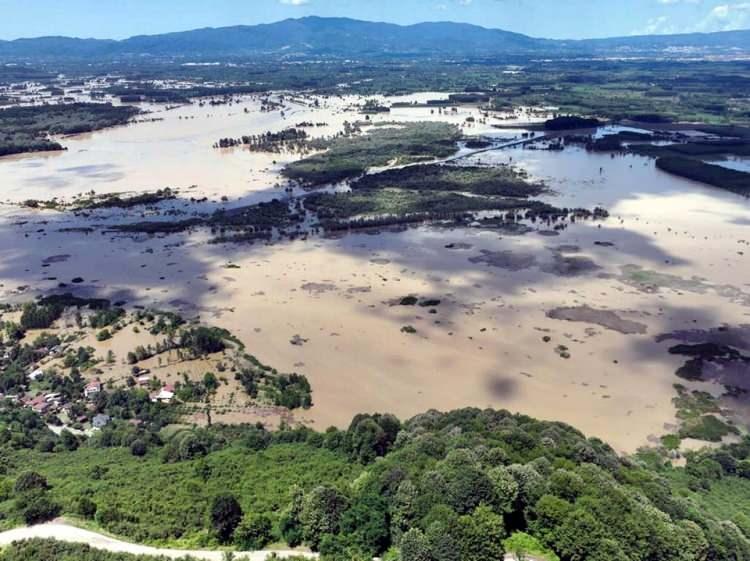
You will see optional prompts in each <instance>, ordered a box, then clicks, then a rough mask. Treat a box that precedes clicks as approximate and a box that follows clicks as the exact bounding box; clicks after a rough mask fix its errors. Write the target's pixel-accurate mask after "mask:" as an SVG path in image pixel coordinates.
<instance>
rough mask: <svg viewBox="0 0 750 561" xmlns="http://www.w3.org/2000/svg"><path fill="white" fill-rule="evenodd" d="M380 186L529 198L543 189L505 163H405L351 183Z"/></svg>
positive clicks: (355, 188)
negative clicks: (498, 165) (493, 165)
mask: <svg viewBox="0 0 750 561" xmlns="http://www.w3.org/2000/svg"><path fill="white" fill-rule="evenodd" d="M383 188H398V189H408V190H414V191H456V192H464V193H472V194H476V195H498V196H504V197H531V196H535V195H539V194H540V193H541V192H542V191H543V190H544V187H543V186H542V185H540V184H532V183H529V182H528V181H526V179H525V175H524V174H523V173H521V172H519V171H516V170H514V169H513V168H510V167H506V166H502V167H479V166H447V165H424V166H409V167H405V168H400V169H393V170H387V171H384V172H382V173H377V174H372V175H365V176H364V177H362V178H360V179H358V180H357V181H355V182H354V183H353V184H352V189H354V190H360V189H383Z"/></svg>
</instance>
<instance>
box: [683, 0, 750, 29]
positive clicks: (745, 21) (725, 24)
mask: <svg viewBox="0 0 750 561" xmlns="http://www.w3.org/2000/svg"><path fill="white" fill-rule="evenodd" d="M748 26H750V2H740V3H738V4H720V5H719V6H716V7H714V8H713V9H712V10H711V11H710V12H708V14H707V15H706V17H704V18H703V19H702V20H701V21H699V22H698V24H697V25H696V26H695V27H694V31H731V30H733V29H745V28H747V27H748Z"/></svg>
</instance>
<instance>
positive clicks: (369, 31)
mask: <svg viewBox="0 0 750 561" xmlns="http://www.w3.org/2000/svg"><path fill="white" fill-rule="evenodd" d="M670 50H671V51H679V50H692V51H695V50H699V51H722V52H736V51H742V52H750V31H729V32H721V33H707V34H700V33H694V34H686V35H648V36H640V37H619V38H612V39H589V40H571V41H561V40H551V39H538V38H533V37H529V36H527V35H522V34H520V33H511V32H509V31H503V30H500V29H487V28H484V27H479V26H476V25H469V24H464V23H450V22H439V23H420V24H416V25H409V26H400V25H395V24H391V23H376V22H367V21H359V20H353V19H347V18H321V17H306V18H301V19H287V20H284V21H280V22H277V23H272V24H264V25H253V26H246V25H238V26H233V27H222V28H204V29H195V30H192V31H181V32H176V33H165V34H161V35H139V36H135V37H131V38H129V39H124V40H122V41H114V40H98V39H74V38H67V37H40V38H37V39H17V40H14V41H0V59H18V58H28V59H33V58H42V57H44V58H48V57H61V56H64V57H71V58H103V57H112V56H148V55H150V56H169V57H194V58H206V57H217V56H221V57H231V56H238V57H242V56H260V55H273V56H282V55H286V56H331V57H397V56H412V57H426V56H440V57H447V56H455V57H491V56H501V55H522V54H540V53H549V54H555V53H557V54H562V55H565V54H587V53H610V54H615V53H618V52H651V53H656V52H664V51H670Z"/></svg>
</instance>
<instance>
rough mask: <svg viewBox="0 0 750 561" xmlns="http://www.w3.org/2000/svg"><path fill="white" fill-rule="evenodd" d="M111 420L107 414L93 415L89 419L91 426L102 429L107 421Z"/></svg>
mask: <svg viewBox="0 0 750 561" xmlns="http://www.w3.org/2000/svg"><path fill="white" fill-rule="evenodd" d="M110 420H111V418H110V416H109V415H103V414H99V415H95V416H94V418H93V419H91V426H92V427H93V428H95V429H103V428H104V427H106V426H107V425H108V424H109V421H110Z"/></svg>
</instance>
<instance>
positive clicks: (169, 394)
mask: <svg viewBox="0 0 750 561" xmlns="http://www.w3.org/2000/svg"><path fill="white" fill-rule="evenodd" d="M172 399H174V386H173V385H171V384H167V385H166V386H164V387H163V388H162V389H161V390H160V391H159V392H158V393H154V394H151V401H152V402H154V403H157V402H161V403H169V402H171V401H172Z"/></svg>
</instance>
